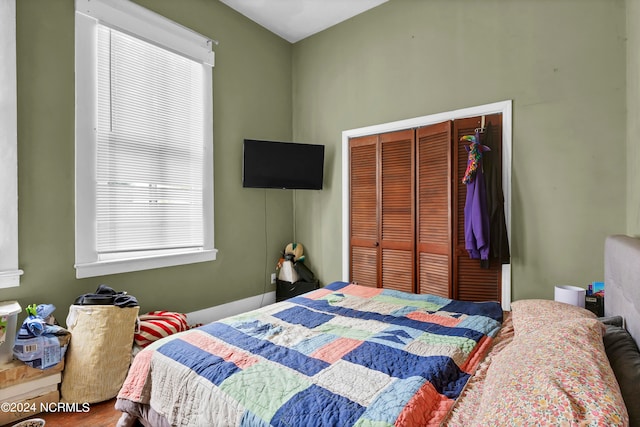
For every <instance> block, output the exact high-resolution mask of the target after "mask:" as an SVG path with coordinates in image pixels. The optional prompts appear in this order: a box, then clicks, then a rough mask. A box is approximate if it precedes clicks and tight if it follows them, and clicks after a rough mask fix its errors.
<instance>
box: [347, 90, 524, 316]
mask: <svg viewBox="0 0 640 427" xmlns="http://www.w3.org/2000/svg"><path fill="white" fill-rule="evenodd" d="M494 113H501V114H502V190H503V193H504V208H505V222H506V226H507V237H508V239H509V242H511V245H512V246H513V242H512V240H511V152H512V150H511V146H512V130H511V127H512V101H511V100H507V101H500V102H494V103H492V104H485V105H479V106H476V107H469V108H463V109H460V110H454V111H447V112H444V113H438V114H432V115H429V116H422V117H416V118H413V119H406V120H399V121H396V122H389V123H384V124H379V125H373V126H367V127H363V128H357V129H350V130H345V131H343V132H342V279H343V280H345V281H348V280H349V269H350V266H349V138H355V137H357V136H364V135H373V134H378V133H384V132H393V131H396V130H403V129H411V128H416V127H420V126H427V125H431V124H435V123H440V122H444V121H447V120H455V119H462V118H465V117H475V116H482V115H489V114H494ZM510 307H511V264H503V265H502V308H503V309H504V310H510Z"/></svg>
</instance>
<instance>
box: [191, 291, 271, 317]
mask: <svg viewBox="0 0 640 427" xmlns="http://www.w3.org/2000/svg"><path fill="white" fill-rule="evenodd" d="M274 302H276V293H275V291H273V292H267V293H265V294H262V295H256V296H253V297H249V298H244V299H241V300H237V301H232V302H229V303H226V304H221V305H216V306H213V307H209V308H203V309H202V310H198V311H194V312H191V313H187V322H188V323H189V324H190V325H193V324H197V323H202V324H206V323H211V322H215V321H216V320H220V319H223V318H225V317H229V316H233V315H236V314H240V313H244V312H246V311H250V310H255V309H256V308H260V307H263V306H265V305H269V304H273V303H274Z"/></svg>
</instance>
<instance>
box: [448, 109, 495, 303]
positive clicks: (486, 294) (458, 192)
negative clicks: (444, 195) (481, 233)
mask: <svg viewBox="0 0 640 427" xmlns="http://www.w3.org/2000/svg"><path fill="white" fill-rule="evenodd" d="M489 122H491V123H492V125H493V126H492V129H493V131H494V133H495V134H494V135H493V138H492V139H493V141H496V146H495V147H491V151H490V152H487V153H484V156H493V158H494V159H498V161H499V159H501V156H502V146H501V141H502V115H501V114H492V115H489V116H486V117H485V123H489ZM480 124H481V118H480V117H472V118H466V119H458V120H455V121H454V123H453V144H454V149H453V154H454V168H453V172H454V176H453V182H454V184H455V185H454V206H453V212H454V224H455V227H454V236H453V241H454V252H453V282H454V293H453V298H456V299H460V300H464V301H500V299H501V286H502V265H501V264H500V262H499V261H497V260H496V259H493V258H492V259H491V262H490V264H489V268H486V269H485V268H481V266H480V261H479V260H477V259H471V258H469V254H468V252H467V250H466V249H465V235H464V205H465V200H466V194H467V186H466V185H465V184H463V183H462V178H463V177H464V173H465V171H466V169H467V159H468V154H467V151H466V150H465V148H464V144H463V143H462V142H460V138H461V137H463V136H465V135H474V133H475V128H477V127H480ZM490 238H491V237H490Z"/></svg>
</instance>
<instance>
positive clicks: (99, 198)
mask: <svg viewBox="0 0 640 427" xmlns="http://www.w3.org/2000/svg"><path fill="white" fill-rule="evenodd" d="M212 67H213V52H212V51H211V40H209V39H206V38H205V37H203V36H201V35H199V34H197V33H194V32H192V31H191V30H188V29H186V28H184V27H182V26H180V25H179V24H176V23H173V22H171V21H169V20H167V19H165V18H163V17H162V16H160V15H157V14H155V13H153V12H151V11H148V10H147V9H144V8H142V7H140V6H138V5H136V4H134V3H131V2H129V1H118V0H77V1H76V266H75V267H76V276H77V277H78V278H81V277H91V276H99V275H104V274H112V273H121V272H126V271H136V270H144V269H150V268H158V267H166V266H171V265H180V264H188V263H194V262H202V261H209V260H213V259H215V257H216V250H215V249H214V245H213V129H212V127H213V125H212V121H213V118H212V88H211V87H212V83H211V69H212Z"/></svg>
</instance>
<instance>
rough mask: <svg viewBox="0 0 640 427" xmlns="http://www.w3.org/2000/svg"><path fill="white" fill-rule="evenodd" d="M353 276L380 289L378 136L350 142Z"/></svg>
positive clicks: (358, 281) (351, 270) (352, 279)
mask: <svg viewBox="0 0 640 427" xmlns="http://www.w3.org/2000/svg"><path fill="white" fill-rule="evenodd" d="M349 169H350V177H349V183H350V185H349V187H350V188H349V193H350V194H349V204H350V206H349V212H350V218H349V227H350V245H349V246H350V254H349V258H350V266H351V268H350V277H349V280H350V281H351V282H354V283H358V284H359V285H363V286H371V287H374V288H375V287H378V286H379V262H378V259H379V251H380V245H379V241H378V210H379V209H378V136H377V135H372V136H364V137H360V138H352V139H350V140H349Z"/></svg>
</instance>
